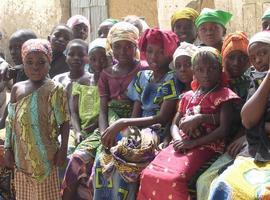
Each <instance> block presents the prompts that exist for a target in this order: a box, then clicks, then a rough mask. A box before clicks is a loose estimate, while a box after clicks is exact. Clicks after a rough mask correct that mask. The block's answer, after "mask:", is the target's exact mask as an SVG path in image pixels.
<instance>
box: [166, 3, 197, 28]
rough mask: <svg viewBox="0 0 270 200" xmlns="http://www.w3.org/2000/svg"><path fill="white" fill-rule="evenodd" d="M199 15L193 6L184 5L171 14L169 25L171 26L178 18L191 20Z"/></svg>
mask: <svg viewBox="0 0 270 200" xmlns="http://www.w3.org/2000/svg"><path fill="white" fill-rule="evenodd" d="M198 16H199V13H198V12H197V11H196V10H194V9H193V8H188V7H185V8H183V9H180V10H177V11H175V12H174V13H173V15H172V16H171V26H172V28H173V26H174V24H175V22H176V21H177V20H179V19H190V20H192V21H193V22H194V21H195V20H196V18H197V17H198Z"/></svg>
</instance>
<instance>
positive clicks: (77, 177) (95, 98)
mask: <svg viewBox="0 0 270 200" xmlns="http://www.w3.org/2000/svg"><path fill="white" fill-rule="evenodd" d="M104 40H106V39H101V38H98V39H96V40H94V41H93V42H92V43H90V46H89V60H90V64H91V66H92V69H93V72H94V74H90V76H89V77H85V76H84V75H81V77H84V78H79V79H78V80H75V81H73V82H71V83H70V84H71V97H70V110H71V123H72V127H73V129H74V132H75V133H76V134H73V135H72V136H71V137H70V141H69V149H70V150H71V151H70V152H69V153H71V152H73V151H74V149H75V151H74V153H73V154H72V156H71V157H70V160H69V164H68V166H67V169H66V173H65V177H64V182H63V185H62V187H63V199H69V198H71V199H72V198H75V196H77V197H78V196H81V195H82V194H81V193H79V191H78V190H80V189H79V187H80V186H82V185H84V186H85V181H84V180H85V179H86V180H87V179H88V178H89V176H90V173H91V169H92V164H93V161H94V159H93V157H94V155H93V154H92V152H88V151H87V150H88V149H89V146H90V145H92V146H93V140H92V143H89V141H88V140H87V137H88V136H90V135H91V136H92V137H91V138H92V139H93V134H96V133H97V131H95V132H94V130H95V129H96V128H97V127H98V120H97V119H98V113H99V93H98V87H97V82H98V79H99V75H100V73H101V71H102V70H103V69H104V68H106V67H107V65H108V62H107V57H106V52H105V44H106V43H105V42H104ZM76 41H79V42H80V43H78V42H77V43H76ZM82 44H83V45H82ZM79 47H80V48H79ZM86 50H87V46H86V43H85V42H83V41H82V40H78V39H76V40H73V41H71V42H70V43H69V45H68V48H67V62H68V63H69V65H72V59H74V57H75V56H73V55H75V52H81V53H82V54H81V56H80V57H79V58H80V60H81V64H82V65H81V66H79V67H76V69H77V73H81V74H85V72H84V70H83V68H84V62H85V61H84V60H85V55H86ZM79 55H80V54H79ZM74 72H76V71H74V70H71V71H70V76H72V73H74ZM93 132H94V133H93ZM97 141H99V137H97ZM97 144H100V143H99V142H96V145H97ZM77 145H78V146H77ZM72 147H73V150H72V149H71V148H72ZM82 179H84V180H82ZM83 181H84V182H83ZM81 188H83V187H81ZM88 191H89V192H91V190H90V189H89V190H88ZM90 195H91V194H90ZM87 199H89V198H87Z"/></svg>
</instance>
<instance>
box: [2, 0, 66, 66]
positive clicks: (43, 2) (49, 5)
mask: <svg viewBox="0 0 270 200" xmlns="http://www.w3.org/2000/svg"><path fill="white" fill-rule="evenodd" d="M69 12H70V3H69V0H1V6H0V13H1V15H0V31H1V32H2V33H3V39H2V40H1V41H0V46H1V48H2V50H3V51H4V52H5V54H6V57H7V60H8V61H10V56H9V50H8V39H9V37H10V35H11V34H12V33H13V32H15V31H16V30H18V29H22V28H28V29H31V30H33V31H34V32H35V33H36V34H37V35H38V37H41V38H47V36H48V34H49V33H50V31H51V29H52V28H53V27H54V26H55V25H57V24H59V23H65V22H66V20H67V19H68V18H69Z"/></svg>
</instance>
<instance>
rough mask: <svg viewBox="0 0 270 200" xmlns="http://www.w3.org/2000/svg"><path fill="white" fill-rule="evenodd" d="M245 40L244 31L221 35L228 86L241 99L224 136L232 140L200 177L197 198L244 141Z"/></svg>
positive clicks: (247, 81) (205, 194) (204, 195)
mask: <svg viewBox="0 0 270 200" xmlns="http://www.w3.org/2000/svg"><path fill="white" fill-rule="evenodd" d="M248 42H249V41H248V38H247V36H246V34H245V33H243V32H235V33H231V34H228V35H227V36H226V37H225V38H224V42H223V46H222V57H223V69H224V71H225V73H226V75H227V76H228V78H229V87H230V88H231V89H232V90H233V91H234V92H235V93H236V94H237V95H238V96H239V97H241V103H240V104H239V105H238V106H237V107H236V108H235V111H234V113H235V114H234V115H233V116H235V118H236V119H235V120H234V121H235V122H234V124H235V125H234V128H233V129H235V130H234V131H233V132H234V134H232V135H231V137H230V138H227V140H228V142H231V141H232V143H231V144H230V145H229V146H228V147H227V152H226V153H225V154H223V155H222V156H220V157H219V158H218V160H217V161H215V162H214V163H213V164H212V165H211V167H210V168H209V169H207V170H206V171H205V172H204V173H203V174H202V175H201V176H200V177H199V179H198V181H197V187H196V188H197V199H202V200H205V199H207V198H208V195H209V185H210V184H211V182H212V181H213V180H214V179H215V178H216V177H218V175H219V174H220V170H222V169H223V168H224V167H226V166H227V165H228V164H230V163H231V164H232V162H233V160H234V158H235V156H236V155H237V154H238V153H239V152H240V150H241V149H242V148H243V146H244V145H245V141H246V140H245V136H244V135H243V133H244V130H243V127H242V126H241V121H240V111H241V108H242V106H243V105H244V103H245V101H246V98H247V94H248V88H249V84H250V77H249V76H248V75H249V71H250V69H249V65H250V64H249V60H248V52H247V47H248ZM238 116H239V117H238ZM232 139H234V140H232Z"/></svg>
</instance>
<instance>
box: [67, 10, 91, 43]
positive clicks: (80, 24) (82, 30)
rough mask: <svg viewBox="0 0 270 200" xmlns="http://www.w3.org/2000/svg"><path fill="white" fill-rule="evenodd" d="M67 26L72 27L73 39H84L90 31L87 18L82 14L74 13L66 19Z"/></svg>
mask: <svg viewBox="0 0 270 200" xmlns="http://www.w3.org/2000/svg"><path fill="white" fill-rule="evenodd" d="M67 26H68V27H69V28H71V29H72V32H73V36H74V39H82V40H86V39H87V38H88V34H89V32H90V23H89V20H88V19H87V18H86V17H84V16H82V15H74V16H72V17H71V18H69V19H68V21H67Z"/></svg>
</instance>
